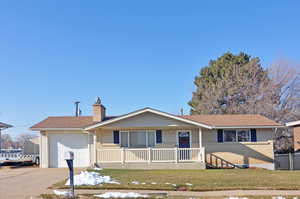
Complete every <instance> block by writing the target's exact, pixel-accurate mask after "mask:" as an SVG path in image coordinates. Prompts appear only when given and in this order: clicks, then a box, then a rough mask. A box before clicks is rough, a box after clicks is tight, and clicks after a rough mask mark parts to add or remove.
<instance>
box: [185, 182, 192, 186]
mask: <svg viewBox="0 0 300 199" xmlns="http://www.w3.org/2000/svg"><path fill="white" fill-rule="evenodd" d="M185 185H186V186H193V184H191V183H185Z"/></svg>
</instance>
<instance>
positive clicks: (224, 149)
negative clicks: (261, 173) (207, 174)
mask: <svg viewBox="0 0 300 199" xmlns="http://www.w3.org/2000/svg"><path fill="white" fill-rule="evenodd" d="M205 151H206V158H207V160H208V159H209V158H210V154H214V155H216V156H218V157H220V158H223V159H224V160H226V161H228V162H231V163H234V164H266V163H273V160H274V152H273V142H272V141H268V142H248V143H209V144H206V145H205Z"/></svg>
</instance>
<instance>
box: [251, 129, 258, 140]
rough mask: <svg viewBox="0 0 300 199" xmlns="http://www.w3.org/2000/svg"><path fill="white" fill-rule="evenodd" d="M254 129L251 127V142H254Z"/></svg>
mask: <svg viewBox="0 0 300 199" xmlns="http://www.w3.org/2000/svg"><path fill="white" fill-rule="evenodd" d="M256 140H257V138H256V129H251V142H256Z"/></svg>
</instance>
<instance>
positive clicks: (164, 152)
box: [95, 127, 205, 169]
mask: <svg viewBox="0 0 300 199" xmlns="http://www.w3.org/2000/svg"><path fill="white" fill-rule="evenodd" d="M96 140H97V142H96V143H95V146H96V147H95V150H96V151H95V162H96V163H97V164H99V165H101V166H102V167H113V168H114V167H118V166H117V165H119V167H126V166H128V165H131V166H135V168H136V167H137V166H139V165H140V166H141V167H149V164H151V165H150V167H149V168H153V167H155V168H156V167H157V168H162V166H163V167H166V166H167V167H169V168H170V167H171V165H170V163H171V164H182V163H185V164H183V165H185V166H184V167H183V168H188V167H189V166H191V165H194V166H192V167H191V168H193V169H195V168H200V165H201V167H203V165H204V164H205V149H204V147H202V129H201V128H191V129H183V130H178V129H177V128H166V127H159V128H156V129H153V128H147V129H146V128H135V129H132V128H130V129H129V128H126V129H124V128H122V129H118V130H113V129H111V128H108V129H100V130H98V131H96ZM145 164H146V165H145ZM183 165H182V166H183ZM176 167H180V166H176Z"/></svg>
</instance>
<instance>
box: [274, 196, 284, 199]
mask: <svg viewBox="0 0 300 199" xmlns="http://www.w3.org/2000/svg"><path fill="white" fill-rule="evenodd" d="M272 199H285V197H283V196H274V197H272Z"/></svg>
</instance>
